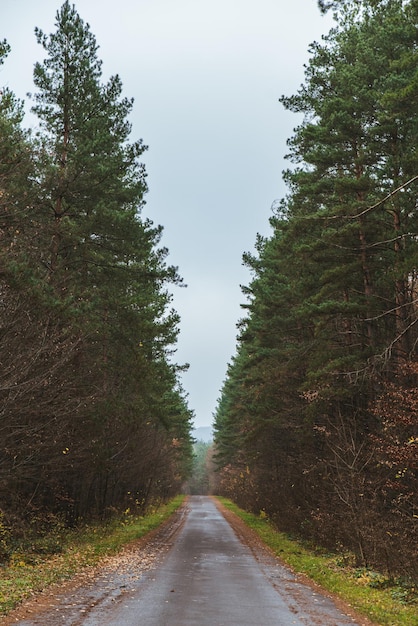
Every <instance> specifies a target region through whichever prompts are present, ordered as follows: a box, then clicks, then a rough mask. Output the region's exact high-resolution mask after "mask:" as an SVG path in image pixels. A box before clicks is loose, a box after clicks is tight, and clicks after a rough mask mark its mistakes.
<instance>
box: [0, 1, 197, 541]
mask: <svg viewBox="0 0 418 626" xmlns="http://www.w3.org/2000/svg"><path fill="white" fill-rule="evenodd" d="M35 35H36V39H37V42H38V44H39V46H40V47H41V53H40V56H41V57H42V56H43V57H44V60H43V61H42V62H41V63H36V64H35V66H34V94H33V96H32V104H33V106H32V112H33V114H34V115H35V116H36V119H37V120H38V126H39V130H37V131H28V130H25V128H24V126H23V114H24V111H23V103H22V102H21V101H19V100H18V99H17V98H16V97H15V95H14V94H13V92H12V91H11V90H9V89H7V88H4V89H3V91H2V93H1V96H0V215H1V218H0V220H1V221H0V242H1V245H0V428H1V448H0V511H1V513H0V551H1V546H2V545H4V542H3V543H2V541H3V538H4V536H3V535H2V532H5V531H4V529H12V532H13V533H15V534H17V535H18V534H19V532H23V531H21V530H20V529H24V528H25V527H26V526H28V525H29V526H31V527H33V525H37V526H38V527H39V528H45V527H47V526H48V525H49V524H51V523H56V522H57V520H58V521H59V522H60V523H64V524H66V525H73V524H76V523H78V522H79V521H80V520H86V521H88V520H90V519H104V518H107V517H109V516H110V515H111V514H112V513H113V512H117V511H127V510H131V511H132V512H135V511H137V512H141V511H143V510H144V508H145V507H146V506H147V505H148V504H149V503H150V502H156V501H165V500H167V499H168V498H170V497H171V496H173V495H175V494H177V493H179V491H180V488H181V485H182V483H183V481H184V479H185V477H186V476H187V475H188V473H189V470H190V467H191V463H192V455H193V453H192V437H191V434H190V429H191V420H192V417H193V415H192V413H191V411H190V409H189V408H188V406H187V402H186V395H185V393H184V390H183V389H182V386H181V383H180V374H181V372H182V370H183V369H185V367H186V366H182V365H177V364H174V363H173V359H172V357H173V352H174V350H175V344H176V340H177V334H178V322H179V318H178V315H177V313H176V312H175V311H174V310H173V308H172V304H171V300H172V296H171V293H170V285H171V286H172V285H179V284H181V282H182V279H181V278H180V276H179V275H178V271H177V268H175V267H172V266H170V265H168V263H167V254H168V251H167V250H166V249H165V248H164V247H163V246H162V245H161V235H162V228H161V227H160V226H155V225H154V224H153V223H152V222H151V221H150V220H149V219H147V218H145V217H143V215H142V213H143V206H144V203H145V201H144V198H145V194H146V192H147V183H146V172H145V169H144V165H143V164H142V162H141V155H142V154H143V152H144V150H145V149H146V146H144V145H143V143H142V141H131V140H130V133H131V127H130V123H129V121H128V116H129V113H130V111H131V109H132V106H133V102H132V100H130V99H128V98H126V97H124V96H123V93H122V83H121V80H120V78H119V76H118V75H115V76H113V77H111V78H110V79H109V80H108V81H107V82H104V81H103V79H102V68H101V65H102V64H101V61H100V59H99V58H98V56H97V49H98V45H97V43H96V39H95V37H94V35H93V34H92V32H91V30H90V27H89V25H88V24H87V23H85V22H84V21H83V20H82V19H81V17H80V16H79V15H78V13H77V11H76V9H75V7H74V6H73V5H72V4H71V3H70V2H68V0H67V1H65V2H64V4H63V5H62V7H61V8H60V9H59V10H58V12H57V14H56V31H55V32H54V33H52V34H50V35H46V34H45V33H44V32H43V31H42V30H40V29H39V28H37V29H35ZM9 52H10V46H9V44H8V42H7V41H6V40H4V41H2V42H1V43H0V65H2V64H3V63H7V56H8V54H9Z"/></svg>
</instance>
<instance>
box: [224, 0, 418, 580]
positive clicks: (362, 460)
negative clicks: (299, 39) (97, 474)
mask: <svg viewBox="0 0 418 626" xmlns="http://www.w3.org/2000/svg"><path fill="white" fill-rule="evenodd" d="M321 4H322V8H323V9H324V10H325V9H326V8H327V7H328V8H329V7H330V6H331V5H332V7H333V9H334V10H335V17H336V21H335V26H334V28H333V29H332V30H331V31H330V33H329V34H328V35H327V36H325V37H324V38H323V40H322V41H321V42H319V43H318V42H315V43H313V44H312V45H311V47H310V60H309V63H308V64H307V66H306V68H305V80H304V83H303V84H302V85H301V87H300V89H299V91H298V92H297V93H296V94H295V95H293V96H284V97H282V98H281V102H282V104H283V105H284V107H285V108H286V109H287V110H289V111H292V112H295V113H296V114H297V115H298V119H299V120H300V123H299V124H298V126H297V127H296V128H295V130H294V134H293V136H292V137H291V138H290V139H289V141H288V147H289V155H288V159H289V161H290V163H291V164H290V166H289V169H288V170H287V171H286V172H285V173H284V179H285V181H286V183H287V189H288V193H287V195H286V197H285V198H284V199H282V200H281V201H280V202H277V203H275V205H274V214H273V217H272V218H271V227H272V233H271V235H270V236H268V237H265V238H262V237H258V238H257V242H256V250H255V253H253V254H245V255H244V262H245V264H246V265H247V266H248V267H249V269H250V270H251V273H252V279H251V282H250V284H249V285H248V286H246V287H244V288H243V293H244V295H245V297H246V302H245V303H244V304H243V309H244V310H245V315H244V317H243V319H242V320H241V321H240V323H239V325H238V329H239V336H238V343H237V350H236V354H235V355H234V357H233V359H232V360H231V362H230V364H229V366H228V371H227V375H226V379H225V381H224V385H223V388H222V391H221V397H220V399H219V401H218V406H217V410H216V415H215V445H216V458H217V463H218V468H219V473H218V482H219V489H220V491H221V492H222V493H224V494H226V495H228V496H230V497H232V498H233V499H234V500H235V501H237V502H238V503H239V504H240V505H241V506H244V507H247V508H250V509H252V510H253V511H256V512H258V511H260V510H265V511H266V513H267V514H268V515H270V516H271V517H272V519H274V520H275V521H276V522H277V524H278V525H279V526H280V528H282V529H284V530H287V531H289V532H292V533H296V534H298V535H299V536H302V537H304V538H306V539H309V540H313V541H315V542H317V543H319V544H321V545H323V546H326V547H328V548H332V549H336V550H341V551H347V550H349V551H351V553H353V554H354V555H355V559H356V562H357V563H358V564H360V565H368V566H378V567H382V568H385V569H386V570H387V571H389V572H390V573H398V574H399V573H401V574H408V575H415V576H416V574H417V573H418V572H417V570H418V559H417V557H418V553H417V545H418V542H417V538H418V537H417V521H418V500H417V494H418V482H417V478H418V473H417V472H418V454H417V451H418V432H417V414H418V358H417V356H418V355H417V343H418V282H417V278H418V275H417V266H418V245H417V239H418V212H417V208H418V207H417V188H418V152H417V145H418V141H417V140H418V116H417V102H418V82H417V62H418V56H417V43H418V41H417V30H416V24H417V20H418V3H417V2H416V0H411V1H408V2H406V1H404V2H402V1H401V0H383V1H380V2H330V3H325V2H322V3H321Z"/></svg>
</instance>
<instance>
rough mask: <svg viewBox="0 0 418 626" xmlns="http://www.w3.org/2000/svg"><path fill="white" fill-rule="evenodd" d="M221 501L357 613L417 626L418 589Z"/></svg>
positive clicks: (386, 623) (385, 623)
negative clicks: (317, 548)
mask: <svg viewBox="0 0 418 626" xmlns="http://www.w3.org/2000/svg"><path fill="white" fill-rule="evenodd" d="M218 499H219V501H220V502H221V503H222V504H223V505H224V506H225V507H226V508H228V509H229V510H230V511H232V512H233V513H235V514H236V515H238V517H240V518H241V519H242V520H243V521H244V522H245V523H246V524H247V526H249V527H250V528H252V529H253V530H254V531H255V532H256V533H257V534H258V536H259V537H260V538H261V539H262V541H263V542H264V543H265V544H266V545H267V546H269V547H270V548H271V549H272V550H273V552H274V553H275V554H276V555H277V556H278V557H279V558H280V559H281V560H282V561H284V562H285V563H287V564H288V565H290V567H291V568H292V569H293V570H294V571H296V572H300V573H303V574H306V575H307V576H308V577H309V578H310V579H311V580H313V581H315V582H316V583H318V584H319V585H321V586H322V587H323V588H324V589H326V590H328V591H330V592H332V593H334V594H337V595H338V596H339V597H340V598H341V599H342V600H344V601H345V602H347V603H348V604H349V605H350V606H352V607H353V608H354V609H355V610H356V611H358V613H361V614H362V615H365V616H367V617H368V618H369V619H371V620H372V621H373V622H375V623H376V624H379V625H380V626H418V595H417V591H418V590H417V588H416V587H414V586H413V585H412V584H411V583H409V584H407V583H406V582H402V581H399V580H398V581H394V580H391V579H388V578H385V576H384V575H383V574H379V573H377V572H372V571H369V570H366V569H361V570H359V569H356V568H354V567H350V566H349V565H347V561H349V560H350V559H349V558H343V556H342V555H341V554H339V555H337V554H332V555H330V554H326V555H324V554H318V553H317V552H316V551H314V550H313V549H309V548H307V547H306V546H305V545H304V544H303V543H302V542H300V541H296V540H294V539H291V538H289V537H288V536H287V535H286V534H284V533H281V532H279V531H278V530H277V529H276V528H275V527H274V526H273V524H272V523H270V521H269V520H268V519H267V518H266V516H265V515H264V514H263V513H262V514H261V515H260V516H257V515H253V514H252V513H248V512H246V511H243V510H242V509H240V508H239V507H237V506H236V505H235V504H234V503H233V502H231V501H230V500H227V499H225V498H218Z"/></svg>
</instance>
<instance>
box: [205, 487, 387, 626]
mask: <svg viewBox="0 0 418 626" xmlns="http://www.w3.org/2000/svg"><path fill="white" fill-rule="evenodd" d="M213 501H214V503H215V504H216V506H217V508H218V510H219V511H220V512H221V513H222V515H223V516H224V517H225V519H226V520H227V522H228V523H229V524H230V526H231V527H232V528H233V530H234V532H235V534H236V535H237V537H238V538H239V539H240V541H241V542H242V543H244V544H245V545H247V546H248V547H249V548H250V550H251V552H252V553H253V555H254V557H255V558H256V559H257V560H258V561H263V562H265V563H268V564H270V565H271V563H272V560H274V561H276V562H278V563H280V565H281V566H283V567H286V568H288V569H289V570H290V571H291V572H292V573H293V575H294V576H295V579H296V580H297V581H298V582H299V583H301V584H303V585H308V586H309V587H310V588H311V589H312V590H314V591H315V592H317V593H320V594H322V595H324V596H326V597H328V598H330V599H332V600H333V602H334V603H335V605H336V606H337V607H338V608H339V609H340V610H341V611H342V612H343V613H345V614H347V615H350V616H351V617H352V618H353V619H354V620H355V621H356V622H358V623H359V624H361V625H362V626H379V624H376V622H371V621H370V620H369V619H368V618H367V617H365V616H364V615H360V614H359V613H358V612H357V611H355V610H354V609H353V607H352V606H351V605H350V604H349V603H348V602H345V601H344V600H343V599H342V598H340V596H337V595H336V594H333V593H331V592H329V591H327V590H326V589H324V588H323V587H320V586H319V585H318V584H317V583H315V582H314V581H313V580H311V579H310V578H308V576H306V575H305V574H300V573H298V572H295V571H294V570H293V569H292V568H291V567H290V566H289V565H287V563H285V562H284V561H282V560H281V559H280V557H278V556H277V555H276V554H274V552H273V550H271V549H270V548H269V547H268V546H267V545H266V544H265V543H263V541H262V540H261V539H260V537H259V536H258V535H257V533H256V532H255V531H254V530H252V528H249V527H248V526H247V525H246V524H245V523H244V522H243V521H242V520H241V519H240V518H239V517H238V515H236V514H235V513H233V512H232V511H230V510H229V509H227V508H226V507H225V506H223V504H222V503H221V502H219V500H217V499H216V498H213Z"/></svg>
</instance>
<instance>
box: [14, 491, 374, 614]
mask: <svg viewBox="0 0 418 626" xmlns="http://www.w3.org/2000/svg"><path fill="white" fill-rule="evenodd" d="M350 613H351V611H350V609H349V607H346V608H345V610H343V609H341V608H339V607H338V606H337V603H336V602H335V601H334V600H333V599H332V598H331V597H328V596H327V595H325V594H322V593H321V592H320V591H319V590H318V589H317V588H315V587H314V586H312V585H310V584H306V581H303V579H302V578H301V577H299V576H298V575H295V574H294V573H293V572H292V571H291V570H289V569H288V568H286V567H284V566H283V565H282V564H281V563H280V562H279V560H278V559H276V558H275V557H274V556H273V555H272V553H271V552H270V551H269V550H268V549H267V548H265V547H264V545H263V544H262V543H261V541H260V540H259V539H258V538H257V537H256V536H255V534H254V533H253V531H251V530H250V529H248V528H247V527H246V526H245V524H244V523H243V522H241V520H239V519H238V518H237V517H236V516H235V515H234V514H233V513H230V512H229V511H227V510H225V509H224V508H223V507H222V506H221V505H220V504H219V503H218V502H217V501H216V500H215V499H213V498H211V497H203V496H191V497H189V498H188V499H187V502H186V504H185V505H184V506H183V507H182V508H181V509H180V510H179V511H178V512H177V513H176V514H175V515H174V516H173V518H171V520H170V522H169V523H166V524H164V525H163V527H162V528H160V529H159V530H158V531H157V532H156V533H152V534H151V536H150V537H148V538H146V539H145V540H140V541H139V542H136V543H135V544H133V545H132V546H130V547H129V549H127V550H125V551H124V552H123V553H122V554H121V555H118V556H117V557H112V558H110V559H108V561H107V562H106V563H105V564H104V565H103V566H102V567H101V568H100V570H98V571H95V572H89V573H86V572H84V573H83V574H81V575H80V576H78V577H76V579H75V580H73V581H71V582H69V583H66V584H64V585H62V586H59V587H57V588H56V589H55V592H53V593H51V592H49V593H46V594H41V596H38V598H36V599H34V600H32V601H29V602H27V603H25V604H24V605H22V607H20V608H19V609H18V610H16V611H15V612H14V613H13V614H11V615H10V616H9V617H8V618H6V622H5V623H6V624H7V625H11V624H18V625H19V626H58V625H59V626H107V625H114V626H259V625H260V624H262V625H263V626H348V625H351V626H366V625H367V624H369V622H368V621H367V620H366V619H365V618H360V619H356V618H354V617H353V615H350Z"/></svg>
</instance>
